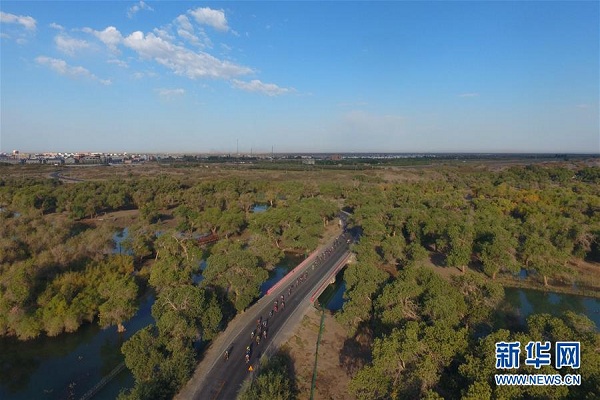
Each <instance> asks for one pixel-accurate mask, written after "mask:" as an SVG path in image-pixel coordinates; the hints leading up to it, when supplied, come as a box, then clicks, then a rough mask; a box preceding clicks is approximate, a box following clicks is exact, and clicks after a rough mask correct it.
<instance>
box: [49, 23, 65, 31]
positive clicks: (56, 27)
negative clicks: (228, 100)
mask: <svg viewBox="0 0 600 400" xmlns="http://www.w3.org/2000/svg"><path fill="white" fill-rule="evenodd" d="M48 26H49V27H50V28H52V29H56V30H57V31H64V30H65V28H64V27H63V26H62V25H59V24H57V23H56V22H53V23H51V24H50V25H48Z"/></svg>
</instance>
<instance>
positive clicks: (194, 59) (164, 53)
mask: <svg viewBox="0 0 600 400" xmlns="http://www.w3.org/2000/svg"><path fill="white" fill-rule="evenodd" d="M123 44H124V45H125V46H127V47H129V48H130V49H132V50H134V51H136V52H137V53H138V55H139V56H140V57H142V58H145V59H152V60H154V61H156V62H157V63H159V64H161V65H163V66H165V67H167V68H169V69H170V70H172V71H173V72H175V73H176V74H177V75H182V76H187V77H188V78H190V79H196V78H216V79H230V78H233V77H235V76H240V75H245V74H249V73H251V72H253V71H252V69H250V68H248V67H244V66H241V65H237V64H234V63H231V62H228V61H222V60H219V59H217V58H215V57H213V56H211V55H210V54H207V53H205V52H202V51H199V52H194V51H191V50H189V49H187V48H185V47H183V46H178V45H175V44H173V43H171V42H169V41H167V40H164V39H162V38H160V37H157V36H156V35H154V34H153V33H148V34H147V35H144V33H143V32H140V31H137V32H133V33H132V34H131V35H129V36H127V37H126V38H125V39H124V40H123Z"/></svg>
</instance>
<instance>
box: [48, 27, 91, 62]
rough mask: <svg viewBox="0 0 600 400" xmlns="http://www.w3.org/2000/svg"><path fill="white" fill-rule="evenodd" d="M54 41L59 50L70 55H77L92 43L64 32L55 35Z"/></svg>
mask: <svg viewBox="0 0 600 400" xmlns="http://www.w3.org/2000/svg"><path fill="white" fill-rule="evenodd" d="M54 43H56V48H57V49H58V50H59V51H61V52H63V53H65V54H68V55H70V56H73V55H75V53H76V52H77V51H79V50H83V49H86V48H88V47H90V44H89V43H88V42H86V41H85V40H81V39H75V38H72V37H70V36H68V35H65V34H62V33H61V34H59V35H57V36H55V37H54Z"/></svg>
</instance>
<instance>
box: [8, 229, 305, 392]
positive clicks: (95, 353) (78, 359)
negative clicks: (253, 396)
mask: <svg viewBox="0 0 600 400" xmlns="http://www.w3.org/2000/svg"><path fill="white" fill-rule="evenodd" d="M126 237H127V231H126V230H125V231H124V232H122V233H120V234H116V235H115V237H114V240H115V250H114V252H115V253H121V252H125V251H124V250H123V249H122V247H121V242H122V241H123V240H124V239H125V238H126ZM301 261H302V258H301V257H300V258H298V257H286V258H285V259H284V260H283V261H282V263H281V264H280V265H279V266H277V267H276V268H275V269H274V270H273V271H271V273H270V274H269V279H268V280H267V281H265V282H264V283H263V284H262V285H261V294H264V293H265V292H266V291H267V290H268V289H270V288H271V287H272V286H273V285H275V284H276V283H277V282H278V281H279V280H280V279H281V278H282V277H283V276H285V274H286V273H287V271H289V270H290V269H291V268H293V267H295V266H296V265H297V264H298V263H300V262H301ZM205 266H206V263H205V262H204V261H203V262H202V263H201V264H200V268H201V269H204V268H205ZM201 280H202V276H201V275H198V276H196V277H195V278H194V281H195V282H196V283H198V282H200V281H201ZM153 303H154V296H153V295H152V294H147V295H146V296H144V297H143V298H142V299H141V301H140V307H139V310H138V312H137V313H136V315H135V316H134V317H133V318H131V319H130V320H129V321H127V322H126V323H125V324H124V325H125V327H126V329H127V331H126V332H124V333H122V334H119V333H117V328H116V327H110V328H107V329H101V328H100V327H99V326H98V325H97V324H95V323H94V324H86V325H83V326H82V327H81V328H80V329H79V330H78V331H77V332H75V333H69V334H66V333H65V334H61V335H59V336H57V337H40V338H38V339H35V340H30V341H26V342H22V341H19V340H17V339H15V338H0V399H14V400H21V399H22V400H31V399H48V400H53V399H56V400H59V399H74V400H75V399H79V398H81V397H82V396H83V395H84V394H85V393H86V392H87V391H88V390H90V389H91V388H92V387H94V385H96V384H97V383H98V382H99V381H100V380H101V379H102V378H103V377H104V376H106V375H108V374H110V372H111V371H113V370H114V369H115V367H117V366H118V365H119V364H121V363H122V362H123V355H122V354H121V345H122V344H123V342H125V341H126V340H127V339H129V337H131V336H132V335H133V334H134V333H135V332H137V331H138V330H140V329H142V328H143V327H145V326H148V325H150V324H152V323H153V322H154V320H153V318H152V315H151V308H152V304H153ZM133 383H134V381H133V377H132V375H131V373H130V372H129V370H127V369H126V368H125V369H123V370H122V371H121V372H120V373H119V374H118V375H116V377H115V378H114V379H112V380H111V381H110V382H109V383H108V384H107V385H106V386H104V387H103V388H102V389H101V390H100V391H99V392H97V393H96V394H95V395H94V397H93V398H94V399H100V400H103V399H107V400H108V399H115V398H116V397H117V396H118V394H119V392H120V391H121V390H122V389H127V388H131V387H133Z"/></svg>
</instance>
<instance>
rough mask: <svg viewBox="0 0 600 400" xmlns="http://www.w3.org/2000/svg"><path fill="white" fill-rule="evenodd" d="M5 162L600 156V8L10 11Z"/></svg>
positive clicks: (156, 6) (105, 6)
mask: <svg viewBox="0 0 600 400" xmlns="http://www.w3.org/2000/svg"><path fill="white" fill-rule="evenodd" d="M0 11H1V13H2V14H0V29H1V31H0V35H1V38H0V40H1V42H0V43H1V47H0V68H1V69H0V78H1V80H0V95H1V98H0V102H1V115H0V117H1V121H0V128H1V132H0V151H4V152H8V151H11V150H13V149H19V150H21V151H130V152H131V151H140V152H188V153H192V152H198V153H204V152H214V153H222V152H234V151H235V149H236V145H237V143H238V142H239V149H240V152H242V151H243V152H249V151H250V149H252V150H253V151H254V152H270V150H271V146H274V148H275V151H276V152H304V151H306V152H314V151H322V152H332V151H333V152H338V151H339V152H375V151H386V152H587V153H589V152H595V153H598V152H600V119H599V111H598V110H599V91H600V80H599V75H600V65H599V63H600V26H599V24H600V23H599V21H600V3H599V2H597V1H588V2H574V1H569V2H557V1H553V2H487V1H482V2H401V1H395V2H173V1H162V2H159V1H147V2H143V1H138V2H123V1H122V2H106V1H97V2H84V1H79V2H52V1H45V2H42V1H35V2H12V1H2V3H0Z"/></svg>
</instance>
